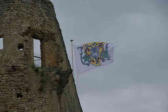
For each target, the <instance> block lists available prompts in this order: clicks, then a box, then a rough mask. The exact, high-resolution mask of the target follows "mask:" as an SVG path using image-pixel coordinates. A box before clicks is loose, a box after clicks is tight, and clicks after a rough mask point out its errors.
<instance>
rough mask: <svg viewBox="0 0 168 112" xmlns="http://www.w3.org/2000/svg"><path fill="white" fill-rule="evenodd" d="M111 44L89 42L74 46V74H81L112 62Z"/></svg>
mask: <svg viewBox="0 0 168 112" xmlns="http://www.w3.org/2000/svg"><path fill="white" fill-rule="evenodd" d="M113 51H114V46H113V44H110V43H106V42H91V43H87V44H83V45H81V46H75V51H74V54H75V68H76V72H78V73H83V72H85V71H88V70H90V69H94V68H97V67H100V66H104V65H107V64H109V63H112V62H113Z"/></svg>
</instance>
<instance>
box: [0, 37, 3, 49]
mask: <svg viewBox="0 0 168 112" xmlns="http://www.w3.org/2000/svg"><path fill="white" fill-rule="evenodd" d="M1 49H3V38H1V37H0V50H1Z"/></svg>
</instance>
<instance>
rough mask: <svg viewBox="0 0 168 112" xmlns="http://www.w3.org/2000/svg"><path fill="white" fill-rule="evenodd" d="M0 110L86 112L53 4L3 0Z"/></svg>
mask: <svg viewBox="0 0 168 112" xmlns="http://www.w3.org/2000/svg"><path fill="white" fill-rule="evenodd" d="M34 40H37V41H38V42H39V43H40V44H39V45H38V46H39V47H38V48H39V49H40V53H39V55H38V56H36V54H35V52H34V50H36V48H37V47H36V42H35V43H34ZM33 43H34V44H33ZM37 60H40V62H39V63H37V64H39V65H38V66H36V61H37ZM0 112H82V109H81V106H80V103H79V100H78V96H77V92H76V88H75V84H74V79H73V76H72V70H71V68H70V64H69V61H68V58H67V54H66V50H65V45H64V42H63V37H62V34H61V30H60V27H59V24H58V21H57V19H56V15H55V11H54V8H53V5H52V3H51V2H50V1H49V0H0Z"/></svg>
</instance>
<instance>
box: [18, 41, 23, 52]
mask: <svg viewBox="0 0 168 112" xmlns="http://www.w3.org/2000/svg"><path fill="white" fill-rule="evenodd" d="M18 50H19V51H23V50H24V45H23V44H21V43H20V44H18Z"/></svg>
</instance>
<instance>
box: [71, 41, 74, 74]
mask: <svg viewBox="0 0 168 112" xmlns="http://www.w3.org/2000/svg"><path fill="white" fill-rule="evenodd" d="M73 41H74V40H71V61H72V62H71V66H72V71H74V55H73V54H74V52H73ZM73 73H74V72H73Z"/></svg>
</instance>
